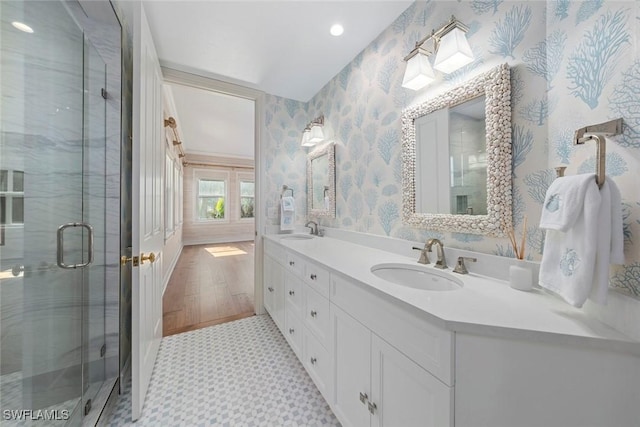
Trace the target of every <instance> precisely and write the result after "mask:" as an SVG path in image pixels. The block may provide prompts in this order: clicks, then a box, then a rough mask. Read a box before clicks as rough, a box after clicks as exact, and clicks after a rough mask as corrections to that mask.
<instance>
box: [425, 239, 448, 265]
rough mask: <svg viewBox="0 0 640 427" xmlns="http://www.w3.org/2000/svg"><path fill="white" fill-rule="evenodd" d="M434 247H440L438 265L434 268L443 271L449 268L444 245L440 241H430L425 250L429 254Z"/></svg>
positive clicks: (438, 249)
mask: <svg viewBox="0 0 640 427" xmlns="http://www.w3.org/2000/svg"><path fill="white" fill-rule="evenodd" d="M433 245H438V248H437V254H438V261H436V263H435V264H434V267H435V268H441V269H445V268H447V260H446V259H445V258H444V245H443V244H442V242H441V241H440V240H438V239H429V240H427V244H426V245H425V247H424V248H425V250H426V251H427V252H431V246H433Z"/></svg>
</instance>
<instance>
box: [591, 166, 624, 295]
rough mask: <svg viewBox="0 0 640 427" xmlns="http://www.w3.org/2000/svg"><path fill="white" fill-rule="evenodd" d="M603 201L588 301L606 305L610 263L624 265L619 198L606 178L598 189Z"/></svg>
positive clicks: (616, 188)
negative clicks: (591, 285)
mask: <svg viewBox="0 0 640 427" xmlns="http://www.w3.org/2000/svg"><path fill="white" fill-rule="evenodd" d="M600 196H601V197H602V202H601V203H600V211H599V213H598V240H597V242H598V243H597V244H596V248H595V249H596V264H595V271H594V274H593V287H592V288H591V294H590V295H589V299H590V300H592V301H593V302H595V303H598V304H606V303H607V294H608V290H609V264H623V263H624V231H623V227H622V199H621V197H620V191H619V190H618V186H617V185H616V183H615V182H613V181H612V180H611V179H609V178H606V179H605V181H604V184H603V185H602V188H601V189H600Z"/></svg>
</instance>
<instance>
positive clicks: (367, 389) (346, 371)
mask: <svg viewBox="0 0 640 427" xmlns="http://www.w3.org/2000/svg"><path fill="white" fill-rule="evenodd" d="M331 323H332V325H331V327H332V328H333V334H332V335H333V342H332V355H331V356H332V357H333V360H334V361H335V366H334V368H333V375H334V377H333V383H334V384H335V387H334V393H333V400H334V401H333V410H334V412H335V414H336V416H337V417H338V419H339V420H340V422H341V423H342V425H343V426H345V427H348V426H368V425H369V417H370V413H369V410H368V407H367V404H368V403H369V395H370V394H371V383H370V373H371V371H370V367H371V364H370V362H371V332H370V331H369V329H367V328H366V327H364V326H363V325H362V324H361V323H360V322H358V321H357V320H355V319H354V318H353V317H351V316H349V315H348V314H346V313H345V312H344V311H342V310H340V309H339V308H338V307H336V306H335V305H333V304H331Z"/></svg>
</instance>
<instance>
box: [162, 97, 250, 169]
mask: <svg viewBox="0 0 640 427" xmlns="http://www.w3.org/2000/svg"><path fill="white" fill-rule="evenodd" d="M166 86H167V90H168V91H169V92H170V94H168V93H167V90H165V94H167V95H169V96H171V97H172V98H173V103H174V106H175V109H176V112H177V117H176V120H177V122H178V131H179V132H180V137H181V139H182V141H183V144H184V145H183V148H184V150H185V152H187V153H190V154H205V155H209V156H222V157H235V158H243V159H253V158H254V154H253V153H254V137H253V131H254V121H255V120H254V117H255V116H254V114H255V113H254V103H253V101H250V100H247V99H244V98H238V97H234V96H229V95H224V94H222V93H218V92H211V91H208V90H203V89H196V88H193V87H189V86H184V85H175V84H167V85H166Z"/></svg>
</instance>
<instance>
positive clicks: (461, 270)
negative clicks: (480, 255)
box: [453, 256, 478, 274]
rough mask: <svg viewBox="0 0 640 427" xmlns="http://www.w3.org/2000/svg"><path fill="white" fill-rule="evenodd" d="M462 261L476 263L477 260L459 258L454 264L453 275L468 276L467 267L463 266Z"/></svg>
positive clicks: (464, 257)
mask: <svg viewBox="0 0 640 427" xmlns="http://www.w3.org/2000/svg"><path fill="white" fill-rule="evenodd" d="M464 260H467V261H471V262H476V261H478V259H477V258H472V257H466V256H459V257H458V262H457V263H456V267H455V268H454V269H453V272H454V273H460V274H469V270H467V266H466V265H465V264H464Z"/></svg>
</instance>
